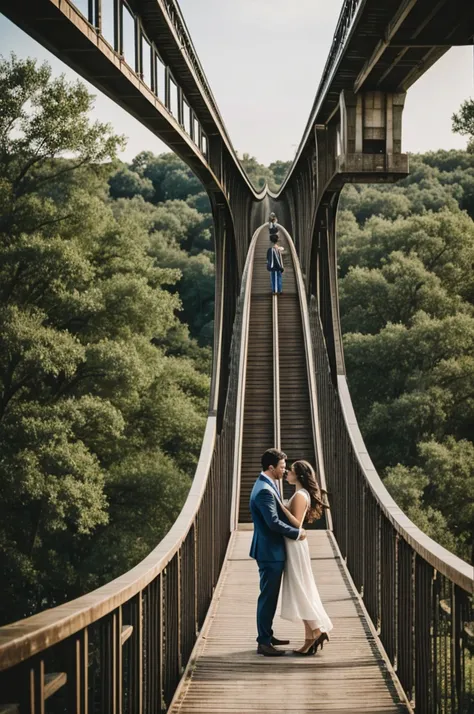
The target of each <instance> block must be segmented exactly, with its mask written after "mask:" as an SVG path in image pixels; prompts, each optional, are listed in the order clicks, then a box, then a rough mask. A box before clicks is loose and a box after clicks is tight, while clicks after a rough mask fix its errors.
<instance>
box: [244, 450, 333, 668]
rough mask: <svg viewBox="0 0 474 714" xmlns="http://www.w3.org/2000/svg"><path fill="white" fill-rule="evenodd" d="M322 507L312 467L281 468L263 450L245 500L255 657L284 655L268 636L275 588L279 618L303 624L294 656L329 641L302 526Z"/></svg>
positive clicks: (280, 458) (277, 454)
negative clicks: (256, 578)
mask: <svg viewBox="0 0 474 714" xmlns="http://www.w3.org/2000/svg"><path fill="white" fill-rule="evenodd" d="M285 475H286V477H287V481H288V483H290V484H291V485H294V487H295V492H294V494H293V496H292V497H291V498H290V500H289V501H288V502H287V503H285V502H283V501H282V499H281V497H280V492H279V490H278V481H281V479H282V478H283V477H284V476H285ZM324 508H325V505H324V503H323V500H322V498H321V492H320V489H319V486H318V483H317V481H316V476H315V473H314V470H313V468H312V467H311V465H310V464H309V463H308V462H307V461H295V462H294V463H293V465H292V466H291V469H290V470H288V471H287V469H286V454H284V453H283V452H282V451H279V450H278V449H268V451H266V452H265V453H264V454H263V456H262V472H261V474H260V476H259V477H258V479H257V480H256V482H255V485H254V487H253V490H252V494H251V496H250V511H251V513H252V520H253V523H254V534H253V540H252V545H251V549H250V557H252V558H255V560H256V561H257V564H258V569H259V574H260V595H259V598H258V604H257V630H258V637H257V642H258V648H257V654H261V655H264V656H266V657H278V656H281V655H284V654H285V652H284V650H279V649H277V647H276V646H278V645H287V644H289V640H278V639H277V638H276V637H274V636H273V629H272V624H273V618H274V616H275V611H276V608H277V603H278V596H279V593H280V586H281V583H282V579H283V587H282V592H281V613H280V614H281V617H282V618H283V619H285V620H291V621H293V622H295V621H302V623H303V624H304V630H305V641H304V644H303V646H302V647H301V648H300V649H298V650H293V653H294V654H296V655H300V656H306V655H313V654H316V652H317V650H318V647H321V649H322V648H323V645H324V642H325V641H329V637H328V632H329V631H330V630H332V623H331V620H330V619H329V617H328V616H327V614H326V611H325V609H324V607H323V604H322V602H321V598H320V597H319V593H318V589H317V587H316V583H315V582H314V577H313V573H312V570H311V558H310V553H309V547H308V541H307V540H306V531H305V530H304V528H302V525H303V522H304V520H305V519H306V520H307V521H308V522H309V523H311V522H312V521H314V520H316V519H318V518H321V516H322V514H323V510H324Z"/></svg>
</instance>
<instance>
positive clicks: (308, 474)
mask: <svg viewBox="0 0 474 714" xmlns="http://www.w3.org/2000/svg"><path fill="white" fill-rule="evenodd" d="M291 468H292V469H293V471H294V472H295V474H296V476H297V478H298V481H299V482H300V484H301V485H302V486H303V488H305V489H306V490H307V491H308V493H309V495H310V498H311V503H310V506H309V508H308V513H307V515H306V520H307V521H308V523H312V522H313V521H317V520H319V518H321V517H322V515H323V513H324V509H325V508H328V506H327V505H326V504H325V503H324V501H323V497H322V493H321V489H320V487H319V484H318V482H317V480H316V474H315V472H314V469H313V467H312V466H311V464H310V463H308V462H307V461H295V462H294V464H293V465H292V467H291ZM324 493H325V492H324Z"/></svg>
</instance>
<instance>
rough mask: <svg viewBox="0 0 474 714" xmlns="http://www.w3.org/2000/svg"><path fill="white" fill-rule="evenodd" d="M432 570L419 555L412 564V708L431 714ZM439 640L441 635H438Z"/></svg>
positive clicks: (421, 712)
mask: <svg viewBox="0 0 474 714" xmlns="http://www.w3.org/2000/svg"><path fill="white" fill-rule="evenodd" d="M433 601H434V598H433V569H432V567H431V566H430V565H428V564H427V563H425V562H424V561H423V560H422V559H421V558H420V557H419V556H418V555H417V556H416V560H415V697H414V699H415V708H416V712H417V714H432V711H433V709H432V706H431V705H432V704H433V702H432V701H431V697H430V688H431V687H430V683H431V681H432V659H431V615H432V612H433V605H434V602H433ZM441 636H442V635H441Z"/></svg>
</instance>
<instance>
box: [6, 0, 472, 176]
mask: <svg viewBox="0 0 474 714" xmlns="http://www.w3.org/2000/svg"><path fill="white" fill-rule="evenodd" d="M77 3H78V5H79V6H81V4H83V3H84V0H77ZM180 5H181V9H182V12H183V15H184V17H185V20H186V23H187V25H188V28H189V30H190V32H191V36H192V38H193V42H194V45H195V47H196V49H197V52H198V55H199V57H200V60H201V64H202V65H203V67H204V71H205V73H206V76H207V78H208V80H209V83H210V85H211V89H212V91H213V93H214V96H215V97H216V100H217V103H218V105H219V108H220V111H221V114H222V116H223V119H224V121H225V124H226V126H227V129H228V131H229V134H230V137H231V140H232V142H233V144H234V147H235V148H236V149H237V150H238V151H239V152H240V154H242V153H243V152H248V153H250V154H252V155H254V156H256V157H257V159H258V160H259V161H261V162H262V163H264V164H269V163H270V162H272V161H275V160H277V159H282V160H287V159H291V158H293V156H294V153H295V151H296V147H297V145H298V144H299V141H300V138H301V134H302V132H303V128H304V126H305V124H306V120H307V117H308V114H309V111H310V108H311V105H312V103H313V99H314V95H315V93H316V89H317V86H318V83H319V78H320V76H321V72H322V70H323V67H324V64H325V60H326V57H327V54H328V50H329V46H330V44H331V40H332V36H333V33H334V30H335V27H336V22H337V18H338V15H339V11H340V8H341V5H342V0H331V2H328V0H291V1H290V2H288V0H235V1H231V0H180ZM11 51H14V52H15V53H16V54H17V55H18V56H20V57H27V56H30V57H37V58H38V59H40V60H44V59H47V60H48V61H49V62H50V63H51V65H52V66H53V69H54V72H55V73H56V74H59V73H60V72H65V73H66V74H67V76H70V77H71V78H72V77H74V76H75V73H74V72H73V71H72V70H70V69H69V68H68V67H66V66H65V65H63V64H62V62H60V61H59V60H58V59H56V58H55V57H54V56H52V55H51V54H50V53H49V52H48V51H47V50H45V49H43V47H41V46H40V45H39V44H38V43H36V42H35V41H34V40H32V39H31V38H30V37H28V36H27V35H25V34H24V33H23V32H22V31H21V30H19V29H18V28H17V27H15V26H14V25H12V23H10V22H9V21H8V20H7V19H6V18H5V17H4V16H2V15H0V54H2V55H3V56H8V55H9V53H10V52H11ZM91 91H92V92H93V93H94V94H96V95H97V100H96V107H95V115H96V117H97V118H99V119H100V120H101V121H109V122H111V123H112V124H113V126H114V128H115V130H116V131H117V132H118V133H122V134H125V135H126V136H127V137H128V146H127V149H126V151H125V153H124V154H123V155H122V159H123V160H125V161H128V160H131V159H132V158H133V157H134V156H135V155H136V154H137V153H138V152H139V151H142V150H145V149H149V150H151V151H154V152H157V153H158V152H160V151H164V150H166V147H165V146H164V145H163V144H162V143H161V142H160V141H159V140H158V139H157V138H156V137H155V136H154V135H153V134H151V133H150V132H149V131H148V130H146V129H144V127H143V126H142V125H141V124H139V122H137V121H136V120H135V119H133V118H132V117H131V116H129V115H128V114H127V113H126V112H125V111H124V110H122V109H120V108H119V107H118V106H116V105H115V104H114V103H113V102H112V101H111V100H109V99H107V97H105V96H102V95H100V93H98V92H97V90H96V89H95V88H92V87H91ZM470 96H474V77H473V49H472V47H459V48H454V49H452V50H450V51H449V52H448V53H447V54H446V55H445V56H444V57H443V58H442V59H441V60H440V61H439V62H438V63H437V64H436V65H435V66H434V67H432V68H431V69H430V70H429V71H428V72H427V73H426V74H425V75H424V76H423V77H422V78H421V79H420V80H419V81H418V82H417V83H416V84H415V85H414V86H413V87H412V88H411V89H410V90H409V92H408V97H407V101H406V105H405V111H404V124H403V129H404V134H403V151H409V152H417V151H428V150H431V149H433V150H435V149H439V148H444V149H449V148H464V147H465V145H466V140H465V139H464V138H463V137H460V136H457V135H454V134H452V132H451V115H452V113H453V112H454V111H456V110H457V109H458V108H459V105H460V104H461V102H462V101H463V100H464V99H466V98H468V97H470Z"/></svg>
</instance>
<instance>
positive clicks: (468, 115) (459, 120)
mask: <svg viewBox="0 0 474 714" xmlns="http://www.w3.org/2000/svg"><path fill="white" fill-rule="evenodd" d="M453 131H455V132H457V133H458V134H462V135H463V136H468V137H469V144H468V147H467V150H468V151H469V152H470V153H474V99H466V101H465V102H463V103H462V104H461V106H460V108H459V112H457V113H454V114H453Z"/></svg>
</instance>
